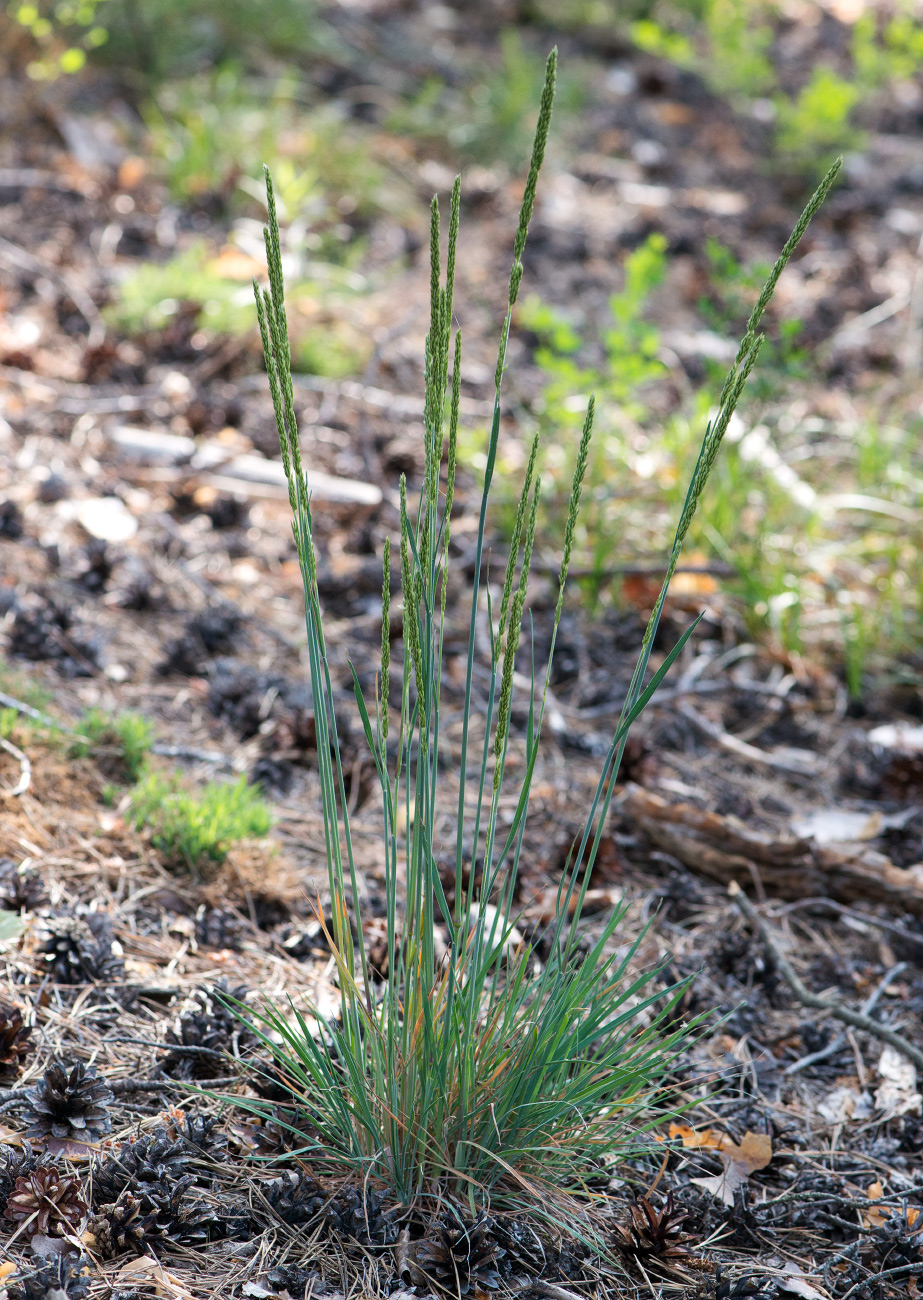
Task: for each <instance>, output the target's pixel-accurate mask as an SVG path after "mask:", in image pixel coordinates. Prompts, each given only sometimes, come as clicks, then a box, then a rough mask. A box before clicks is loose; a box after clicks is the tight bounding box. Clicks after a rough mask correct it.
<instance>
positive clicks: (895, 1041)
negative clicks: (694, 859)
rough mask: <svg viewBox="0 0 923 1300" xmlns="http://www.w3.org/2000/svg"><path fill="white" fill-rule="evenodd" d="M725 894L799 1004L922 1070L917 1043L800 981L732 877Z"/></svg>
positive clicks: (922, 1063) (921, 1060)
mask: <svg viewBox="0 0 923 1300" xmlns="http://www.w3.org/2000/svg"><path fill="white" fill-rule="evenodd" d="M728 895H729V896H730V897H731V898H732V899H733V900H734V902H735V903H736V904H737V907H738V909H739V910H740V911H741V912H742V913H743V915H744V917H745V918H746V919H747V920H748V921H749V922H750V924H751V926H752V927H753V928H754V930H756V932H757V934H758V935H759V937H760V939H761V940H762V942H763V947H764V948H765V949H766V952H767V953H768V955H769V956H770V957H771V958H772V960H773V962H774V963H775V966H776V969H777V970H778V972H779V974H780V975H781V976H782V978H783V979H784V980H785V983H786V984H787V985H788V987H789V988H790V989H791V991H792V993H794V995H795V997H796V998H797V999H798V1001H799V1002H800V1003H801V1004H802V1006H805V1007H811V1008H812V1009H813V1010H815V1011H826V1012H827V1013H828V1014H829V1015H831V1016H833V1017H834V1019H835V1020H842V1021H843V1023H844V1024H846V1025H852V1026H853V1028H854V1029H861V1030H862V1031H863V1032H864V1033H866V1034H871V1035H872V1037H873V1038H878V1039H880V1040H881V1041H882V1042H883V1043H888V1044H889V1046H891V1047H893V1048H894V1049H895V1051H898V1052H900V1053H901V1055H902V1056H905V1057H906V1058H907V1060H908V1061H912V1062H913V1064H914V1065H915V1066H916V1067H917V1069H918V1070H923V1052H921V1051H920V1049H919V1048H918V1047H914V1046H913V1044H912V1043H908V1042H907V1039H906V1037H905V1036H904V1035H902V1034H899V1033H897V1032H896V1031H895V1030H893V1029H888V1027H887V1026H886V1025H880V1024H879V1023H878V1022H877V1020H872V1018H871V1016H866V1015H863V1013H862V1012H861V1011H853V1010H852V1008H851V1007H844V1006H843V1004H842V1002H837V1001H835V1000H834V999H833V998H825V997H823V996H822V995H821V994H820V993H812V992H811V990H810V989H809V988H807V987H806V986H805V985H804V984H802V982H801V980H800V979H799V978H798V976H797V975H796V974H795V971H794V969H793V967H792V966H791V965H790V963H789V961H788V958H787V957H786V956H785V955H784V954H783V952H782V951H781V949H780V948H779V946H778V944H777V943H776V941H775V939H774V938H773V936H772V931H771V930H770V928H769V926H768V925H767V924H766V922H765V921H764V920H763V918H762V917H761V916H760V914H759V912H758V911H757V910H756V908H755V907H754V906H753V904H752V903H751V902H750V900H749V898H748V897H747V895H746V894H745V893H744V892H743V890H742V889H741V887H740V885H738V883H737V881H736V880H732V881H731V883H730V884H729V885H728Z"/></svg>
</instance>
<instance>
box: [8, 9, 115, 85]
mask: <svg viewBox="0 0 923 1300" xmlns="http://www.w3.org/2000/svg"><path fill="white" fill-rule="evenodd" d="M108 3H109V0H57V3H47V0H38V2H37V3H25V4H21V3H19V0H10V2H9V3H8V4H7V13H8V14H9V15H10V17H11V18H12V19H13V20H14V22H16V23H17V24H18V26H19V27H21V28H23V29H24V30H25V31H27V32H28V33H29V35H30V36H31V37H32V40H33V41H34V43H35V52H36V57H35V58H34V59H31V60H30V61H29V62H28V63H27V65H26V72H27V73H28V75H29V76H30V77H32V78H33V80H35V81H54V80H55V78H56V77H59V76H61V74H62V73H64V74H68V73H75V72H79V71H80V70H81V69H82V68H83V67H84V66H85V64H86V61H87V55H88V54H89V53H91V52H92V51H93V50H98V49H100V47H101V46H103V45H105V43H106V41H107V40H108V36H109V33H108V31H107V30H106V28H105V26H104V25H102V23H100V22H98V21H97V10H98V9H99V8H100V6H101V5H107V4H108Z"/></svg>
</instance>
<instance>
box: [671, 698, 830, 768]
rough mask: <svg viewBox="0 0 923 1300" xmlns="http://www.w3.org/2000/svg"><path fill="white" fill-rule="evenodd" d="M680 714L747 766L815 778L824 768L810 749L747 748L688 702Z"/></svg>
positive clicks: (744, 743) (680, 709) (683, 705)
mask: <svg viewBox="0 0 923 1300" xmlns="http://www.w3.org/2000/svg"><path fill="white" fill-rule="evenodd" d="M679 711H680V713H681V714H682V715H683V717H684V718H688V719H689V721H690V722H691V723H692V725H693V726H694V727H696V728H698V730H699V731H701V732H702V733H703V735H706V736H708V738H709V739H710V740H714V741H716V742H717V744H719V745H720V746H721V747H722V749H727V750H730V752H731V753H732V754H736V755H737V756H738V758H742V759H744V761H745V762H747V763H755V764H756V765H757V766H759V767H771V768H774V769H775V771H777V772H790V773H792V774H793V775H794V776H817V774H818V772H819V771H820V769H821V767H822V766H823V765H822V763H821V761H820V760H819V758H818V757H817V755H816V754H813V753H811V751H810V750H800V749H799V750H788V751H785V752H783V753H779V752H776V753H769V752H768V751H767V750H765V749H757V747H756V745H750V744H748V743H747V741H745V740H741V739H740V737H739V736H732V735H731V734H730V732H728V731H725V730H724V729H723V728H722V727H719V726H718V725H717V723H714V722H711V721H710V720H709V719H708V718H706V717H703V715H702V714H701V713H699V711H698V710H697V709H694V708H693V707H692V705H691V704H689V703H688V702H683V703H682V704H680V706H679Z"/></svg>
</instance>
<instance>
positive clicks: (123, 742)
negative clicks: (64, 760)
mask: <svg viewBox="0 0 923 1300" xmlns="http://www.w3.org/2000/svg"><path fill="white" fill-rule="evenodd" d="M77 729H78V731H79V733H80V735H79V737H78V738H77V739H76V740H74V742H73V743H72V745H71V747H70V754H71V757H73V758H80V757H82V756H83V755H85V754H89V753H90V752H92V751H93V750H99V749H109V750H114V751H115V752H116V754H117V755H118V757H119V759H120V760H121V763H122V765H123V767H124V769H125V775H126V777H127V779H128V780H129V781H131V782H134V781H137V780H139V779H140V777H141V776H142V774H143V773H144V770H145V768H146V767H147V756H148V754H149V753H150V749H151V745H152V744H153V743H154V728H153V726H152V724H151V723H150V722H149V720H148V719H147V718H145V717H144V716H143V715H142V714H140V713H132V712H130V711H128V712H125V713H115V714H111V713H106V712H105V711H104V710H103V709H88V710H87V712H86V713H85V714H84V715H83V717H82V718H81V719H80V722H79V724H78V728H77Z"/></svg>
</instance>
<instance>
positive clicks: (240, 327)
mask: <svg viewBox="0 0 923 1300" xmlns="http://www.w3.org/2000/svg"><path fill="white" fill-rule="evenodd" d="M255 265H256V264H255V263H254V260H253V258H252V257H250V256H249V255H248V254H245V253H244V252H243V251H242V250H237V249H235V248H234V247H233V246H230V245H229V246H228V247H227V248H226V249H225V250H224V251H223V252H221V253H219V254H217V255H216V254H215V252H214V250H211V249H209V248H208V246H207V244H205V243H204V241H196V242H195V243H193V244H191V245H190V246H189V247H188V248H186V249H184V250H183V251H182V252H180V253H178V254H176V256H174V257H172V258H171V259H170V260H169V261H167V262H163V263H156V262H143V263H141V264H140V265H138V266H137V267H134V268H132V269H131V270H130V271H129V272H128V274H126V275H125V276H123V278H122V279H121V280H120V281H119V282H118V284H117V285H116V286H115V289H114V292H113V301H112V303H111V304H110V305H109V307H108V308H107V309H106V312H105V316H106V319H107V320H108V321H109V323H110V324H111V325H112V326H113V327H114V328H116V329H117V330H120V331H122V332H124V333H126V334H129V335H138V334H144V333H146V332H148V331H157V330H162V329H164V328H165V327H167V326H168V325H169V324H170V322H171V321H172V320H174V319H175V317H176V316H177V314H178V313H179V312H181V311H183V310H186V311H187V312H188V311H192V313H193V315H194V317H195V321H196V324H197V326H198V328H199V329H201V330H203V331H207V332H209V333H210V334H211V335H213V336H214V335H220V334H230V335H240V334H250V333H253V334H254V337H255V332H254V330H253V312H252V309H251V307H250V306H249V304H250V303H251V302H252V295H251V292H250V288H249V284H247V283H242V278H241V268H243V273H244V274H251V275H252V273H253V270H254V269H255ZM306 270H307V271H308V273H309V274H310V275H311V277H312V278H311V279H304V278H302V279H299V281H298V283H297V285H296V287H295V290H294V292H293V298H294V301H295V304H296V308H297V306H298V305H299V304H303V306H304V313H302V312H299V311H296V312H295V313H294V315H293V329H292V356H293V364H294V367H295V369H296V370H298V371H301V372H303V373H306V374H316V375H326V376H328V377H330V378H333V379H340V378H343V377H345V376H347V375H354V374H358V373H359V372H360V371H361V370H362V367H363V366H364V365H365V363H366V361H367V360H368V355H369V349H370V346H371V344H370V342H369V340H368V338H367V336H365V335H364V334H363V333H362V332H361V331H360V330H359V329H358V327H356V326H354V325H352V324H351V323H350V321H349V319H348V316H349V312H348V303H349V300H350V298H351V297H352V296H354V295H355V293H356V290H357V289H361V288H362V287H363V286H364V281H363V280H362V279H361V277H357V276H355V274H354V273H352V272H350V271H349V270H348V269H347V268H343V267H341V266H336V265H329V264H325V263H317V262H312V263H309V265H308V266H307V268H306ZM318 318H320V319H318Z"/></svg>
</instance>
